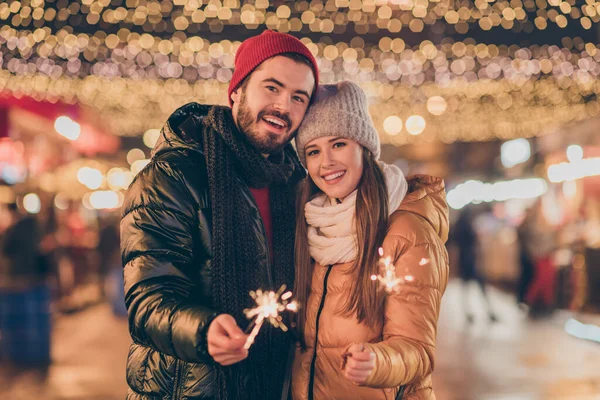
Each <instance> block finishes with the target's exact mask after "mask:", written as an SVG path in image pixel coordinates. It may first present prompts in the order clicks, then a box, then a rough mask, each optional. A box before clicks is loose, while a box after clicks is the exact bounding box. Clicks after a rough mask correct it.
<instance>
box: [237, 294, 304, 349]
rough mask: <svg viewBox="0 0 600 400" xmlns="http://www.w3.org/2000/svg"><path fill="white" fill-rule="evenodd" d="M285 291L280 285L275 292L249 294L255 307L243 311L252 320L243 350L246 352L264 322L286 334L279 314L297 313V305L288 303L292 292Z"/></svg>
mask: <svg viewBox="0 0 600 400" xmlns="http://www.w3.org/2000/svg"><path fill="white" fill-rule="evenodd" d="M285 289H286V286H285V285H282V286H281V287H280V288H279V290H278V291H277V292H274V291H272V290H270V291H264V292H263V291H262V290H260V289H259V290H257V291H251V292H250V296H251V297H252V298H253V299H254V301H255V302H256V307H254V308H248V309H246V310H244V314H246V317H247V318H248V319H254V321H253V322H251V323H250V325H249V326H248V329H250V327H252V331H251V332H250V335H249V336H248V339H247V340H246V344H244V349H246V350H248V349H249V348H250V346H252V343H254V339H256V335H258V332H259V331H260V328H261V327H262V325H263V323H264V322H265V321H268V322H269V323H270V324H271V325H273V326H274V327H275V328H279V329H281V330H282V331H284V332H287V329H288V328H287V326H285V324H284V323H283V319H282V318H281V315H280V313H281V312H283V311H286V310H288V311H292V312H296V311H298V303H297V302H296V301H289V300H290V298H291V297H292V292H290V291H287V292H285V293H284V291H285ZM282 293H283V294H282Z"/></svg>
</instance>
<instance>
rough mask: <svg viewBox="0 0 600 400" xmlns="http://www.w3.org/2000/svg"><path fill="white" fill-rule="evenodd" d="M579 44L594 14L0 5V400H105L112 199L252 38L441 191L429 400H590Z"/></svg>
mask: <svg viewBox="0 0 600 400" xmlns="http://www.w3.org/2000/svg"><path fill="white" fill-rule="evenodd" d="M599 26H600V2H597V1H596V0H585V1H579V0H565V1H563V0H535V1H534V0H475V1H473V0H437V1H434V0H362V1H361V0H312V1H282V0H279V1H270V2H269V1H263V0H251V1H239V0H174V1H168V0H77V1H67V0H21V1H18V0H7V1H2V2H0V398H3V399H4V398H7V399H10V400H13V399H15V400H16V399H31V398H44V399H46V398H47V399H102V400H107V399H108V400H112V399H117V398H123V396H124V392H125V384H124V379H125V376H124V363H125V356H126V352H127V345H128V341H129V337H128V333H127V321H126V319H125V308H124V304H123V293H122V275H121V263H120V256H119V232H118V224H119V218H120V211H119V209H120V206H121V203H122V201H123V193H124V191H125V190H126V189H127V187H128V185H129V184H130V183H131V181H132V180H133V179H134V177H135V175H136V174H137V173H138V172H139V171H140V170H141V169H142V168H144V166H145V165H146V164H147V163H148V160H149V158H150V157H151V148H152V147H153V145H154V143H155V142H156V140H157V139H158V137H159V135H160V131H159V129H160V127H161V126H162V124H163V123H164V121H165V120H166V118H167V116H168V115H169V114H170V113H171V112H172V111H174V110H175V109H176V108H177V107H179V106H181V105H183V104H185V103H187V102H190V101H197V102H200V103H207V104H226V92H227V90H226V88H227V84H228V82H229V80H230V78H231V74H232V68H233V60H234V55H235V52H236V50H237V48H238V47H239V45H240V43H241V42H242V41H243V40H244V39H246V38H248V37H250V36H253V35H256V34H259V33H260V32H262V31H263V30H264V29H275V30H278V31H283V32H288V33H291V34H293V35H295V36H297V37H298V38H300V39H301V40H302V41H303V42H304V43H306V44H307V46H308V47H309V49H310V50H311V51H312V52H313V54H314V55H315V56H316V58H317V60H318V63H319V67H320V71H321V77H322V81H323V82H325V83H329V82H335V81H338V80H342V79H351V80H354V81H356V82H357V83H359V84H360V85H361V86H362V87H363V88H364V89H365V91H366V92H367V94H368V96H369V101H370V110H371V115H372V117H373V120H374V122H375V124H376V126H377V128H378V130H379V134H380V137H381V141H382V143H383V148H382V158H383V159H384V160H385V161H386V162H389V163H395V164H397V165H398V166H399V167H400V168H401V169H402V170H403V171H404V172H405V173H406V174H413V173H428V174H433V175H438V176H441V177H443V178H444V179H445V181H446V187H447V195H448V203H449V205H450V208H451V221H452V228H451V237H450V240H449V242H448V250H449V252H450V256H451V260H452V262H451V272H452V274H453V276H454V278H455V279H454V280H453V281H452V282H451V284H450V286H449V288H448V292H447V294H446V296H445V298H444V302H445V303H444V307H443V311H442V315H441V317H440V330H439V347H438V353H439V362H438V365H437V366H436V368H437V369H436V372H435V374H434V381H435V382H436V385H437V386H438V388H436V390H437V392H438V393H439V398H440V399H441V400H453V399H457V400H470V399H476V400H480V399H553V398H557V399H563V398H564V399H588V398H589V399H598V398H600V380H599V379H598V375H597V372H594V368H593V366H594V365H596V366H597V365H600V349H599V348H598V346H597V342H600V333H598V331H599V330H600V328H598V325H600V100H599V98H598V95H599V94H600V81H599V80H598V75H600V48H599V46H598V43H599V39H600V28H599ZM465 376H467V377H469V376H471V377H472V380H473V379H474V380H476V381H477V383H473V382H471V381H470V380H469V379H467V378H465Z"/></svg>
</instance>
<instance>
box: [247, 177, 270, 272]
mask: <svg viewBox="0 0 600 400" xmlns="http://www.w3.org/2000/svg"><path fill="white" fill-rule="evenodd" d="M250 191H251V192H252V195H253V196H254V200H256V204H257V205H258V210H259V211H260V216H261V217H262V220H263V224H264V225H265V231H266V233H267V239H268V241H269V254H270V256H271V261H273V222H272V221H271V204H270V203H269V188H260V189H256V188H250Z"/></svg>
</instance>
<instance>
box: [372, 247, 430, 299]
mask: <svg viewBox="0 0 600 400" xmlns="http://www.w3.org/2000/svg"><path fill="white" fill-rule="evenodd" d="M379 255H380V256H381V259H380V260H379V263H380V264H381V273H380V274H379V275H371V279H372V280H373V281H379V283H380V285H381V286H383V288H384V289H385V291H386V292H388V293H392V292H396V293H398V291H399V290H400V285H401V284H403V283H405V282H412V281H414V277H413V276H412V275H406V276H403V277H402V276H397V275H396V266H395V265H394V264H393V263H392V257H390V256H386V257H384V256H383V248H381V247H380V248H379ZM428 263H429V260H428V259H426V258H422V259H421V261H420V262H419V265H420V266H423V265H427V264H428Z"/></svg>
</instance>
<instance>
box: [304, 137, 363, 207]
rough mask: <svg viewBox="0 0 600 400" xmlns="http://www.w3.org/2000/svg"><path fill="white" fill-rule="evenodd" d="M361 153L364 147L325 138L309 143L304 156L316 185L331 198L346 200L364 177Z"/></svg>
mask: <svg viewBox="0 0 600 400" xmlns="http://www.w3.org/2000/svg"><path fill="white" fill-rule="evenodd" d="M362 153H363V150H362V146H361V145H360V144H358V143H357V142H355V141H354V140H351V139H346V138H342V137H339V136H326V137H322V138H318V139H314V140H312V141H310V142H309V143H308V144H307V145H306V148H305V153H304V154H305V157H306V167H307V169H308V174H309V175H310V177H311V178H312V180H313V182H314V183H315V185H317V187H318V188H319V189H321V191H323V192H324V193H325V194H326V195H327V196H329V197H332V198H336V199H344V198H345V197H346V196H348V195H349V194H350V193H352V192H353V191H354V190H355V189H356V188H357V186H358V182H360V178H361V177H362V173H363V154H362Z"/></svg>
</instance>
